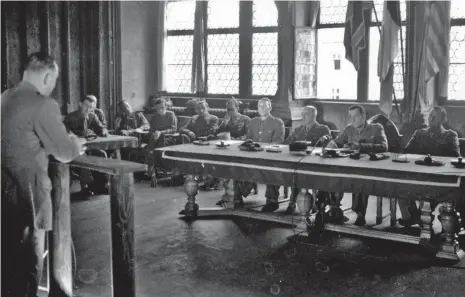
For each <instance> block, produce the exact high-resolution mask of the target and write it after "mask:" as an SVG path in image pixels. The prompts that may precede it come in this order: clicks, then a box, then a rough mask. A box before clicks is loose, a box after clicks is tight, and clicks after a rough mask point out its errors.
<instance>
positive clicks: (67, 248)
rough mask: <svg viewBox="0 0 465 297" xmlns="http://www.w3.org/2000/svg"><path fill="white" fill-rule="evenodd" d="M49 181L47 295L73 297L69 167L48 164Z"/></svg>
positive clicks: (59, 164)
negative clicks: (50, 217)
mask: <svg viewBox="0 0 465 297" xmlns="http://www.w3.org/2000/svg"><path fill="white" fill-rule="evenodd" d="M49 174H50V179H51V181H52V186H53V191H52V202H53V210H54V216H53V232H51V233H50V237H49V240H50V242H49V257H50V269H51V275H50V293H49V296H68V297H71V296H73V272H72V270H73V264H72V262H73V260H72V251H71V246H72V241H71V206H70V195H69V184H70V181H69V179H70V175H69V174H70V171H69V165H68V164H63V163H50V166H49Z"/></svg>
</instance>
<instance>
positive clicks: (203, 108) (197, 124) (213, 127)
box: [180, 101, 220, 141]
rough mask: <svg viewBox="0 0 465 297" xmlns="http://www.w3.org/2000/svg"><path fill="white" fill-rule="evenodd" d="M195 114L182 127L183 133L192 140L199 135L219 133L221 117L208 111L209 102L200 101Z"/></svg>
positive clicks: (207, 135)
mask: <svg viewBox="0 0 465 297" xmlns="http://www.w3.org/2000/svg"><path fill="white" fill-rule="evenodd" d="M195 112H196V113H197V114H196V115H194V116H193V117H192V118H191V119H190V120H189V121H188V122H187V123H186V124H185V125H184V126H183V127H182V128H181V129H180V132H181V134H184V135H187V136H188V137H189V139H190V140H191V141H194V140H195V139H196V138H199V137H210V138H211V137H215V136H216V134H217V133H218V128H219V126H218V124H219V121H220V120H219V119H218V117H217V116H214V115H211V114H209V113H208V103H207V102H205V101H199V102H197V104H196V105H195Z"/></svg>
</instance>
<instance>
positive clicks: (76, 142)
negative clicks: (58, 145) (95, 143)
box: [69, 133, 87, 155]
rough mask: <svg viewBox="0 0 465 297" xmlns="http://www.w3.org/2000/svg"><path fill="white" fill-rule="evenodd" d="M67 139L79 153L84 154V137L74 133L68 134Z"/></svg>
mask: <svg viewBox="0 0 465 297" xmlns="http://www.w3.org/2000/svg"><path fill="white" fill-rule="evenodd" d="M69 139H70V140H71V141H72V142H73V143H74V145H75V146H76V147H77V148H78V151H79V155H84V154H85V152H86V149H87V147H86V146H85V144H86V142H87V140H86V139H85V138H79V137H77V136H76V135H75V134H74V133H71V134H69Z"/></svg>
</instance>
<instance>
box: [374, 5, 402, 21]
mask: <svg viewBox="0 0 465 297" xmlns="http://www.w3.org/2000/svg"><path fill="white" fill-rule="evenodd" d="M373 2H374V3H375V9H376V15H375V11H374V10H372V12H371V21H372V22H376V17H378V21H379V22H382V21H383V9H384V0H374V1H373ZM399 2H400V20H401V21H406V20H407V3H406V0H400V1H399Z"/></svg>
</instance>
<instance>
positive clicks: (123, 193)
mask: <svg viewBox="0 0 465 297" xmlns="http://www.w3.org/2000/svg"><path fill="white" fill-rule="evenodd" d="M110 215H111V247H112V248H111V249H112V260H113V261H112V277H113V296H114V297H123V296H124V297H135V296H136V291H135V271H134V176H133V173H124V174H118V175H113V176H111V191H110Z"/></svg>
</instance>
